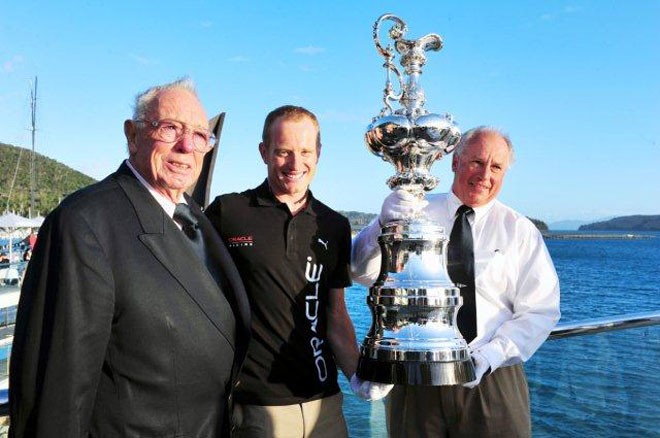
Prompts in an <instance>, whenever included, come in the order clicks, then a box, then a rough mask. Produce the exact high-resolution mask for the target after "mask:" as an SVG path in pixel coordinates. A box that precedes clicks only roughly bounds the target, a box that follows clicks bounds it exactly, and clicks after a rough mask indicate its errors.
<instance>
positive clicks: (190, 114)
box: [10, 80, 249, 437]
mask: <svg viewBox="0 0 660 438" xmlns="http://www.w3.org/2000/svg"><path fill="white" fill-rule="evenodd" d="M124 131H125V134H126V138H127V140H128V150H129V159H128V160H126V161H125V162H124V163H123V164H122V165H121V166H120V167H119V170H117V172H115V173H113V174H111V175H110V176H108V177H107V178H105V179H104V180H103V181H101V182H99V183H97V184H94V185H92V186H89V187H87V188H85V189H82V190H80V191H78V192H77V193H75V194H73V195H71V196H69V197H68V198H67V199H66V200H65V201H64V202H62V204H61V205H60V206H59V207H58V208H57V209H55V210H54V211H53V212H52V213H51V214H50V215H49V216H48V217H47V218H46V220H45V222H44V224H43V226H42V228H41V230H40V233H39V240H38V243H37V245H36V248H35V251H34V254H33V257H32V261H31V262H30V265H29V268H28V272H27V275H26V278H25V283H24V285H23V289H22V292H21V301H20V304H19V310H18V317H17V323H16V331H15V338H14V345H13V351H12V357H11V370H10V415H11V429H10V436H14V437H83V436H84V437H87V436H92V437H111V436H112V437H120V436H121V437H145V436H150V437H152V436H153V437H155V436H158V437H218V436H228V435H229V430H230V424H229V421H230V416H229V415H228V412H229V411H230V407H231V406H230V405H231V392H232V388H233V385H234V382H235V378H236V374H237V372H238V368H239V365H240V363H241V362H242V360H243V358H244V356H245V352H246V347H247V342H248V338H249V329H248V327H249V306H248V304H247V299H246V296H245V291H244V289H243V285H242V283H241V280H240V277H239V275H238V273H237V271H236V268H235V266H234V264H233V262H232V261H231V257H230V256H229V254H228V253H227V250H226V248H225V246H224V244H223V243H222V241H221V240H220V239H219V237H218V236H217V235H216V234H215V231H214V230H213V227H212V225H211V224H210V223H209V221H208V220H207V219H206V218H205V216H204V215H203V214H202V213H201V211H200V208H199V207H198V206H197V205H196V204H195V203H194V201H193V200H192V199H190V198H189V197H188V196H187V195H185V194H184V192H185V190H186V189H187V188H189V187H190V186H192V185H193V184H194V183H195V181H196V180H197V178H198V176H199V173H200V169H201V166H202V162H203V158H204V155H205V153H207V152H208V151H209V150H210V149H211V148H212V147H213V141H212V138H211V136H210V133H209V130H208V122H207V116H206V113H205V111H204V109H203V108H202V105H201V103H200V101H199V99H198V97H197V95H196V93H195V90H194V87H193V85H192V83H191V82H190V81H189V80H180V81H176V82H173V83H171V84H166V85H163V86H158V87H153V88H151V89H149V90H147V91H146V92H145V93H143V94H141V95H139V96H138V97H137V99H136V106H135V113H134V117H133V119H132V120H127V121H126V122H125V123H124ZM181 204H184V205H181ZM185 204H187V206H188V207H189V209H187V208H188V207H186V205H185ZM186 210H187V212H186ZM179 211H184V213H182V214H183V216H187V217H188V222H186V221H185V220H183V219H180V217H179V216H180V214H179ZM173 218H174V219H173ZM191 222H192V223H191ZM200 231H201V236H200V235H199V232H200ZM193 241H194V242H193ZM200 243H201V246H200ZM200 248H201V251H202V252H201V253H200V252H199V251H200Z"/></svg>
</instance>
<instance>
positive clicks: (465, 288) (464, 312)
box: [447, 205, 477, 343]
mask: <svg viewBox="0 0 660 438" xmlns="http://www.w3.org/2000/svg"><path fill="white" fill-rule="evenodd" d="M473 213H474V210H472V209H471V208H470V207H468V206H467V205H461V206H460V207H459V208H458V211H457V212H456V220H455V221H454V226H453V228H452V229H451V236H450V237H449V247H448V253H447V259H448V260H447V261H448V263H447V270H448V271H449V277H450V278H451V280H452V281H453V282H454V283H456V284H460V285H461V296H462V297H463V305H462V306H461V308H460V309H459V311H458V317H457V323H458V330H459V331H460V332H461V334H462V335H463V337H464V338H465V340H466V341H467V342H468V343H469V342H471V341H472V340H473V339H474V338H475V337H476V336H477V306H476V300H475V296H474V295H475V290H474V246H473V242H472V227H471V226H470V222H469V221H468V216H469V215H471V214H473Z"/></svg>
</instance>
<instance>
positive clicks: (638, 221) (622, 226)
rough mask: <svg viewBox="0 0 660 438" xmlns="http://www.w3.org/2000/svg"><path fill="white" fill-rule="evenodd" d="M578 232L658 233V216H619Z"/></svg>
mask: <svg viewBox="0 0 660 438" xmlns="http://www.w3.org/2000/svg"><path fill="white" fill-rule="evenodd" d="M578 229H579V230H592V231H595V230H600V231H660V215H635V216H620V217H615V218H613V219H610V220H607V221H602V222H595V223H593V224H587V225H582V226H580V228H578Z"/></svg>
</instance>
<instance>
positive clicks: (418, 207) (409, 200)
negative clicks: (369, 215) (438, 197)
mask: <svg viewBox="0 0 660 438" xmlns="http://www.w3.org/2000/svg"><path fill="white" fill-rule="evenodd" d="M428 203H429V201H427V200H426V199H424V198H419V197H417V196H416V195H413V194H412V193H410V192H408V191H406V190H403V189H399V190H395V191H393V192H392V193H390V194H389V195H387V198H385V201H383V206H382V207H381V209H380V216H379V217H378V220H379V222H380V225H381V226H383V225H385V224H386V223H388V222H392V221H396V220H400V219H405V218H409V217H412V216H414V215H415V214H416V213H418V212H420V211H422V210H423V209H424V207H426V206H427V205H428Z"/></svg>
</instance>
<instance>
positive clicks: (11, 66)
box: [2, 55, 23, 73]
mask: <svg viewBox="0 0 660 438" xmlns="http://www.w3.org/2000/svg"><path fill="white" fill-rule="evenodd" d="M22 63H23V56H22V55H14V56H13V57H12V58H11V59H10V60H9V61H5V62H4V63H3V64H2V71H3V72H4V73H11V72H13V71H14V70H15V69H16V67H17V66H18V65H20V64H22Z"/></svg>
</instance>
